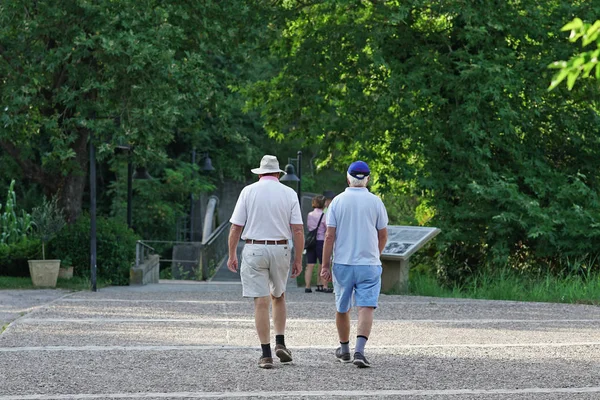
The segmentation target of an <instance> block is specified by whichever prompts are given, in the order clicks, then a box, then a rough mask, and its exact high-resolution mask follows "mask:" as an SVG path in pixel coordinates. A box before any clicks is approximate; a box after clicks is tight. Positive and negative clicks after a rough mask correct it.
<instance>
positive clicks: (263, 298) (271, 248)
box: [227, 155, 304, 369]
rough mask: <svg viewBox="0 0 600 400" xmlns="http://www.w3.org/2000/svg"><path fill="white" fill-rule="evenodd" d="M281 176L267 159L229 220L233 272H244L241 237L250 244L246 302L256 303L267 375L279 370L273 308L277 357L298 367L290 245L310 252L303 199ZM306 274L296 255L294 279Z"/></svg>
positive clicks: (246, 256) (260, 363) (246, 249)
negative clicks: (290, 331)
mask: <svg viewBox="0 0 600 400" xmlns="http://www.w3.org/2000/svg"><path fill="white" fill-rule="evenodd" d="M281 172H283V171H282V170H280V169H279V161H277V157H275V156H270V155H266V156H264V157H263V158H262V160H261V161H260V167H259V168H254V169H253V170H252V173H254V174H256V175H258V177H259V180H258V182H256V183H253V184H251V185H248V186H246V187H245V188H244V189H243V190H242V192H241V193H240V197H239V198H238V200H237V203H236V204H235V209H234V210H233V215H232V216H231V219H230V220H229V221H230V222H231V230H230V231H229V259H228V260H227V268H229V270H230V271H232V272H238V258H237V246H238V242H239V239H240V235H241V237H242V239H243V240H244V241H245V242H246V245H245V246H244V250H243V251H242V265H241V267H240V278H241V279H242V296H244V297H252V298H254V324H255V327H256V332H257V333H258V338H259V340H260V346H261V349H262V356H261V357H260V359H259V360H258V366H259V368H266V369H270V368H273V356H272V354H271V324H270V320H269V306H270V305H271V306H272V307H273V327H274V330H275V355H276V356H277V357H278V358H279V361H280V362H281V363H282V364H289V363H291V362H292V353H291V351H289V350H288V349H287V347H286V346H285V339H284V333H285V323H286V317H287V309H286V305H285V290H286V285H287V280H288V274H289V272H290V258H291V253H292V249H291V247H290V243H289V241H290V239H292V238H293V239H294V246H295V247H296V248H298V249H303V248H304V225H303V224H302V214H301V212H300V204H299V202H298V196H297V195H296V192H294V190H292V189H291V188H289V187H287V186H285V185H283V184H282V183H280V182H279V174H280V173H281ZM242 231H243V233H242ZM301 272H302V252H300V251H298V252H296V253H295V254H294V263H293V267H292V278H295V277H297V276H298V275H300V273H301Z"/></svg>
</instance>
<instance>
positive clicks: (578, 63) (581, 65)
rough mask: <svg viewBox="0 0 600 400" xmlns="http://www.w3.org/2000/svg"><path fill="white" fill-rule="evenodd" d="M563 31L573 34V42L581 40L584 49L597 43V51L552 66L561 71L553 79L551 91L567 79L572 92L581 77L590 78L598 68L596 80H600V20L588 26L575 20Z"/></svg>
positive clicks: (578, 55) (579, 20) (581, 54)
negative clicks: (599, 62)
mask: <svg viewBox="0 0 600 400" xmlns="http://www.w3.org/2000/svg"><path fill="white" fill-rule="evenodd" d="M561 31H563V32H564V31H570V32H571V33H570V35H569V40H570V41H571V42H577V41H578V40H579V39H581V46H582V47H586V46H588V45H590V44H592V43H595V44H596V49H595V50H589V51H584V52H581V53H579V54H576V55H574V56H572V57H571V58H570V59H569V60H568V61H555V62H553V63H552V64H550V68H555V69H558V70H559V71H558V72H557V73H556V74H555V75H554V76H553V77H552V82H550V88H549V90H552V89H554V88H555V87H557V86H558V85H560V83H561V82H562V81H564V80H565V79H566V80H567V87H568V88H569V90H571V89H573V86H574V85H575V81H576V80H577V78H579V77H580V76H581V77H582V78H587V77H589V76H590V75H591V73H592V71H593V70H594V68H596V73H595V76H596V79H600V67H599V66H598V58H599V57H600V20H598V21H596V22H594V23H593V24H588V23H584V22H583V21H582V20H581V19H579V18H575V19H574V20H573V21H571V22H569V23H568V24H566V25H565V26H563V27H562V29H561Z"/></svg>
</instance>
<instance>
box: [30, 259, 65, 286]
mask: <svg viewBox="0 0 600 400" xmlns="http://www.w3.org/2000/svg"><path fill="white" fill-rule="evenodd" d="M59 269H60V260H29V274H30V275H31V282H33V286H36V287H56V279H57V278H58V270H59Z"/></svg>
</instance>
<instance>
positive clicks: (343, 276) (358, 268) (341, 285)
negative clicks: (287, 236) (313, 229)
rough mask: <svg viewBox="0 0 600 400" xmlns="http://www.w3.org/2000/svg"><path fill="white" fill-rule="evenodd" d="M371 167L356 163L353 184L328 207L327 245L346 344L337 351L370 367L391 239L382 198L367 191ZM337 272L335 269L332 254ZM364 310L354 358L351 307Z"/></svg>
mask: <svg viewBox="0 0 600 400" xmlns="http://www.w3.org/2000/svg"><path fill="white" fill-rule="evenodd" d="M370 175H371V170H370V169H369V166H368V165H367V163H365V162H364V161H355V162H353V163H352V164H350V167H349V168H348V172H347V174H346V178H347V181H348V188H346V190H345V191H344V192H343V193H342V194H339V195H337V196H336V197H335V199H333V201H332V202H331V205H330V206H329V209H328V210H327V231H326V233H325V243H324V245H323V267H322V269H321V276H322V277H323V278H325V279H327V280H329V281H330V280H332V278H333V287H334V290H335V303H336V309H337V312H336V316H335V323H336V326H337V331H338V336H339V339H340V347H338V348H337V349H336V351H335V356H336V358H337V359H338V360H339V361H340V362H342V363H350V362H352V363H354V365H356V366H357V367H359V368H367V367H370V366H371V364H370V363H369V361H368V360H367V358H366V357H365V345H366V343H367V340H368V338H369V335H370V334H371V327H372V325H373V313H374V311H375V308H377V301H378V299H379V292H380V290H381V271H382V268H381V261H380V259H379V256H380V255H381V252H382V251H383V248H384V247H385V243H386V241H387V224H388V216H387V211H386V209H385V206H384V205H383V202H382V201H381V199H380V198H379V197H377V196H375V195H374V194H372V193H370V192H369V191H368V189H367V184H368V183H369V179H370ZM332 253H333V254H335V256H334V259H333V271H332V270H331V261H330V260H331V255H332ZM353 297H354V305H355V306H356V307H357V308H358V327H357V337H356V346H355V348H354V358H353V359H352V358H351V357H350V308H351V306H352V304H351V303H352V298H353Z"/></svg>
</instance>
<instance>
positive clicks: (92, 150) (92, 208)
mask: <svg viewBox="0 0 600 400" xmlns="http://www.w3.org/2000/svg"><path fill="white" fill-rule="evenodd" d="M90 278H91V281H92V282H91V284H92V292H95V291H96V147H95V146H94V135H93V133H92V134H90Z"/></svg>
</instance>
